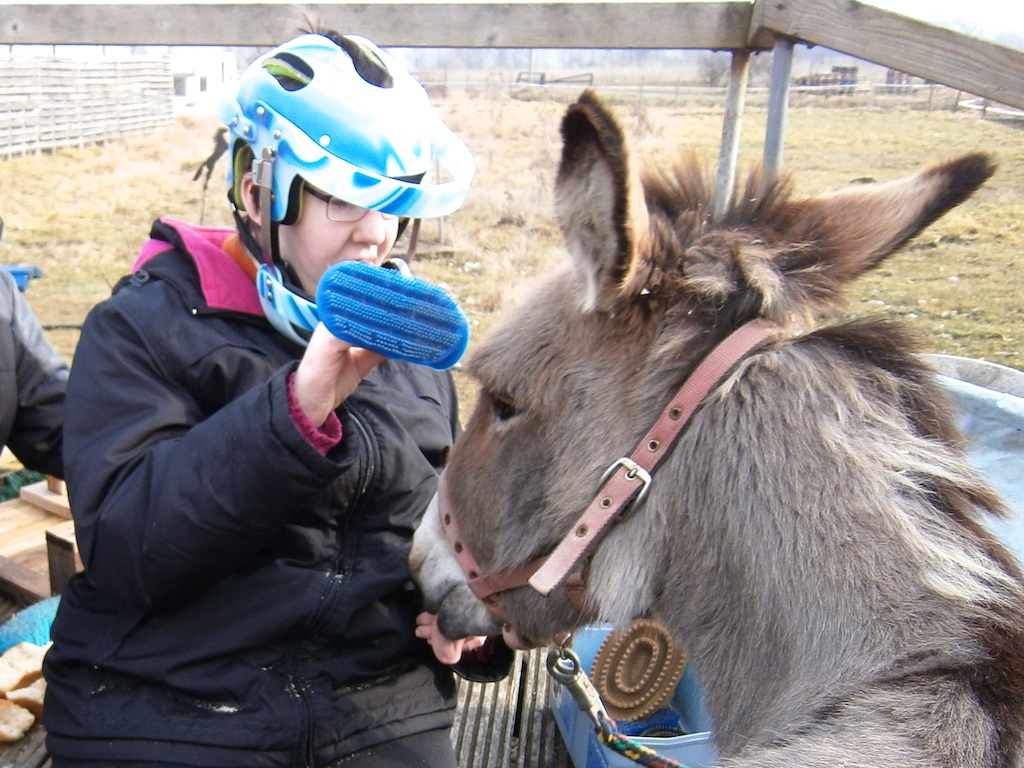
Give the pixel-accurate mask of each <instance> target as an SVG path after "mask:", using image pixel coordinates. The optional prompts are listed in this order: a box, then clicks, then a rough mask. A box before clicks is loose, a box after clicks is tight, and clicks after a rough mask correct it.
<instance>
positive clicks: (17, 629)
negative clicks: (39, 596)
mask: <svg viewBox="0 0 1024 768" xmlns="http://www.w3.org/2000/svg"><path fill="white" fill-rule="evenodd" d="M59 603H60V596H59V595H55V596H53V597H50V598H47V599H46V600H43V601H42V602H39V603H35V604H34V605H30V606H28V607H27V608H22V609H21V610H19V611H18V612H17V613H15V614H14V615H13V616H11V618H9V619H8V620H7V621H5V622H4V623H3V624H0V653H3V652H4V651H6V650H7V649H8V648H11V647H13V646H15V645H17V644H18V643H32V644H33V645H46V644H47V643H48V642H50V625H51V624H53V617H54V616H56V615H57V606H58V604H59Z"/></svg>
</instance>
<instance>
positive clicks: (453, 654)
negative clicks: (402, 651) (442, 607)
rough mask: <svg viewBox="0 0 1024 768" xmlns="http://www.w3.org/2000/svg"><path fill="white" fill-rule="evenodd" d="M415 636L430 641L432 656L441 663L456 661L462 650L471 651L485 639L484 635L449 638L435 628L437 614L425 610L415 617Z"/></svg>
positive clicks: (454, 662)
mask: <svg viewBox="0 0 1024 768" xmlns="http://www.w3.org/2000/svg"><path fill="white" fill-rule="evenodd" d="M416 637H419V638H421V639H423V640H426V641H427V642H428V643H430V648H431V650H433V651H434V656H436V657H437V660H438V661H440V662H441V663H442V664H456V663H458V661H459V659H461V658H462V653H463V651H472V650H474V649H476V648H479V647H480V646H482V645H483V644H484V642H485V641H486V640H487V638H486V637H484V636H479V637H463V638H461V639H459V640H450V639H448V638H447V637H445V636H444V635H442V634H441V630H439V629H438V628H437V616H436V615H435V614H433V613H426V612H423V613H421V614H420V615H419V616H417V617H416Z"/></svg>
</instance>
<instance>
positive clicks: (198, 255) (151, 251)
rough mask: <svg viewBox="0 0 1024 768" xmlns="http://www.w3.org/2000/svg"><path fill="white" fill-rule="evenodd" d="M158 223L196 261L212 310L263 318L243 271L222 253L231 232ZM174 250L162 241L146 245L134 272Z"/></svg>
mask: <svg viewBox="0 0 1024 768" xmlns="http://www.w3.org/2000/svg"><path fill="white" fill-rule="evenodd" d="M160 221H162V222H163V223H164V224H166V225H167V226H169V227H171V228H173V229H174V230H175V231H176V232H177V233H178V235H179V236H180V237H181V241H182V243H183V244H184V246H185V249H186V250H187V251H188V254H189V255H191V256H192V259H193V260H194V261H195V264H196V269H197V270H198V271H199V283H200V286H201V287H202V291H203V297H204V298H205V299H206V303H207V305H208V306H209V307H210V308H211V309H226V310H231V311H234V312H245V313H247V314H250V315H259V316H263V314H264V313H263V308H262V307H261V306H260V300H259V296H257V294H256V286H255V284H254V283H253V282H252V280H250V279H249V276H248V275H246V274H245V271H244V270H243V269H242V267H241V266H239V265H238V264H237V263H235V260H234V259H232V258H231V256H229V255H228V254H227V253H225V252H224V247H223V246H224V241H225V240H227V239H228V237H230V236H231V235H233V234H234V233H235V231H234V230H233V229H227V228H222V227H200V226H196V225H194V224H188V223H186V222H184V221H179V220H177V219H172V218H169V217H166V216H165V217H162V218H161V219H160ZM173 247H174V246H173V245H172V244H171V243H168V242H166V241H164V240H157V239H150V240H148V241H146V243H145V244H144V245H143V246H142V250H141V251H140V253H139V256H138V258H136V260H135V264H134V266H133V267H132V269H133V271H134V270H136V269H139V268H141V267H142V266H143V265H145V264H146V262H148V261H149V260H150V259H152V258H153V257H154V256H156V255H157V254H160V253H163V252H164V251H168V250H170V249H171V248H173Z"/></svg>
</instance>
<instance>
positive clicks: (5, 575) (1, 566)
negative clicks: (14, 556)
mask: <svg viewBox="0 0 1024 768" xmlns="http://www.w3.org/2000/svg"><path fill="white" fill-rule="evenodd" d="M0 593H2V594H3V595H5V596H7V597H9V598H11V599H12V600H15V601H17V602H19V603H23V604H25V605H31V604H32V603H38V602H39V601H40V600H45V599H46V598H48V597H49V596H50V578H49V576H47V575H46V574H45V573H40V572H39V571H36V570H32V569H30V568H26V567H25V566H23V565H20V564H19V563H16V562H14V561H13V560H9V559H8V558H6V557H0Z"/></svg>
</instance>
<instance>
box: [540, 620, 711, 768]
mask: <svg viewBox="0 0 1024 768" xmlns="http://www.w3.org/2000/svg"><path fill="white" fill-rule="evenodd" d="M610 629H611V627H610V625H595V626H589V627H584V628H583V629H581V630H580V631H579V632H577V633H576V637H575V639H574V640H573V644H572V647H573V650H574V651H576V654H577V655H578V656H579V657H580V662H581V663H582V664H583V668H584V670H585V671H586V672H587V674H588V675H589V674H590V672H591V667H592V666H593V663H594V657H595V656H596V655H597V650H598V648H600V647H601V643H602V642H603V641H604V639H605V637H606V636H607V635H608V632H609V631H610ZM548 697H549V698H548V700H549V701H550V702H551V709H552V712H553V714H554V716H555V723H556V724H557V725H558V729H559V730H560V731H561V732H562V738H563V739H564V740H565V744H566V747H567V748H568V750H569V756H570V757H571V758H572V762H573V765H575V766H576V768H636V763H634V762H633V761H632V760H630V759H629V758H627V757H623V756H622V755H620V754H618V753H617V752H615V751H613V750H611V749H609V748H608V747H606V746H604V745H603V744H601V742H599V741H598V740H597V734H596V733H595V732H594V724H593V723H592V722H591V721H590V718H589V717H587V715H586V714H585V713H584V712H583V711H582V710H581V709H580V708H579V706H577V704H576V702H575V700H574V699H573V698H572V695H571V694H570V693H569V692H568V691H567V690H566V689H565V687H564V686H563V685H561V684H560V683H557V682H555V681H554V680H551V679H550V678H549V690H548ZM666 719H671V720H674V721H675V722H677V723H678V725H679V728H680V729H681V730H683V731H685V732H686V733H687V735H685V736H668V737H652V736H631V737H630V738H631V739H632V740H633V741H635V742H637V743H638V744H642V745H643V746H645V747H648V748H649V749H653V750H654V751H655V752H657V753H658V754H660V755H663V756H665V757H671V758H672V759H674V760H678V761H679V762H681V763H683V764H684V765H687V766H689V768H709V767H710V766H712V765H713V764H714V763H715V760H716V758H717V755H716V753H715V750H714V747H712V746H711V732H710V731H711V721H710V720H709V719H708V715H707V712H706V711H705V709H704V703H703V696H702V693H701V689H700V684H699V683H698V681H697V677H696V675H695V674H694V672H693V670H691V669H690V667H689V666H687V668H686V670H685V671H684V672H683V676H682V679H680V681H679V685H678V686H676V692H675V695H674V696H673V697H672V701H671V704H670V707H668V708H666V709H664V710H661V711H660V712H657V713H655V714H654V715H651V717H650V718H649V723H650V725H652V726H653V725H658V724H662V723H664V722H665V721H666ZM620 725H621V727H622V728H621V729H622V730H623V731H625V727H626V726H627V725H628V726H629V727H630V729H635V728H636V727H637V725H638V724H636V723H628V724H627V723H622V724H620ZM640 725H641V726H642V725H643V724H640Z"/></svg>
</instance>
